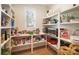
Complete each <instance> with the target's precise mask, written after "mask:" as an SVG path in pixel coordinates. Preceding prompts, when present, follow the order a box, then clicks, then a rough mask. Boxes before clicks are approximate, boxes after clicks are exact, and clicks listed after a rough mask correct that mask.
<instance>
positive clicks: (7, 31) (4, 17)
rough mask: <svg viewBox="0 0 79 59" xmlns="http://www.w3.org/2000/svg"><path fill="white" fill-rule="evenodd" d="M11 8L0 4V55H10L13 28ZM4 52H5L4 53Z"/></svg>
mask: <svg viewBox="0 0 79 59" xmlns="http://www.w3.org/2000/svg"><path fill="white" fill-rule="evenodd" d="M11 10H12V11H14V10H13V8H12V5H9V4H1V5H0V15H1V18H0V19H1V25H0V31H1V32H0V33H1V36H0V37H1V54H2V55H7V54H9V55H10V54H11V28H12V27H13V26H14V24H13V23H12V20H13V21H14V19H12V17H13V16H14V15H11V14H12V12H11ZM4 51H6V52H4Z"/></svg>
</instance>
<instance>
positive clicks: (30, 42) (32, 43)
mask: <svg viewBox="0 0 79 59" xmlns="http://www.w3.org/2000/svg"><path fill="white" fill-rule="evenodd" d="M41 35H45V34H44V33H39V34H33V35H30V34H18V35H14V36H11V38H12V40H16V41H17V40H20V39H21V40H24V42H25V43H20V44H17V45H14V46H12V47H11V48H12V53H14V52H17V51H21V50H25V49H30V50H31V53H33V49H34V48H35V47H39V46H45V45H46V44H45V43H46V41H45V40H44V39H41V40H39V41H36V39H34V36H36V37H37V36H41ZM28 37H29V38H28ZM18 38H19V39H18ZM22 38H23V39H22Z"/></svg>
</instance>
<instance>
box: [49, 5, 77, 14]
mask: <svg viewBox="0 0 79 59" xmlns="http://www.w3.org/2000/svg"><path fill="white" fill-rule="evenodd" d="M77 5H78V4H77ZM72 7H73V4H54V5H51V6H49V11H50V12H49V15H52V14H54V13H58V12H62V11H65V10H67V9H70V8H72Z"/></svg>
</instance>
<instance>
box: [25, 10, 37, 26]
mask: <svg viewBox="0 0 79 59" xmlns="http://www.w3.org/2000/svg"><path fill="white" fill-rule="evenodd" d="M35 14H36V13H35V11H33V10H28V11H27V15H26V17H27V19H26V20H27V27H36V15H35Z"/></svg>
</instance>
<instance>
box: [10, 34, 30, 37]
mask: <svg viewBox="0 0 79 59" xmlns="http://www.w3.org/2000/svg"><path fill="white" fill-rule="evenodd" d="M22 36H31V35H30V34H18V35H14V36H11V37H22Z"/></svg>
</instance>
